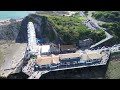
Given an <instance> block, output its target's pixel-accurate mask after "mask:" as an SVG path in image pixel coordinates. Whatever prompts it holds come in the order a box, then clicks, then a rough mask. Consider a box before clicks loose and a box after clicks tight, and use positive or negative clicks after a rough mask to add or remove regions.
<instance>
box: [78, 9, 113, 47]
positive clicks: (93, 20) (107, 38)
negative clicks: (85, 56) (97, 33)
mask: <svg viewBox="0 0 120 90" xmlns="http://www.w3.org/2000/svg"><path fill="white" fill-rule="evenodd" d="M93 12H94V11H89V12H88V16H86V15H85V13H84V12H83V11H81V12H80V15H82V14H84V15H82V16H86V18H87V19H88V20H90V21H91V22H92V23H93V24H94V25H95V27H94V26H93V25H91V24H90V23H89V22H88V25H87V26H88V27H89V28H91V27H93V28H96V27H97V28H99V29H102V30H103V31H105V30H104V28H102V27H100V26H99V24H103V23H104V22H102V21H97V20H96V19H94V18H93V17H92V13H93ZM81 13H82V14H81ZM86 24H87V23H86ZM91 29H92V28H91ZM105 34H106V38H105V39H103V40H101V41H99V42H98V43H96V44H94V45H92V46H91V47H90V48H93V47H95V46H97V45H99V44H101V43H103V42H106V41H107V40H109V39H111V38H112V37H113V36H112V35H110V34H109V33H108V32H106V31H105Z"/></svg>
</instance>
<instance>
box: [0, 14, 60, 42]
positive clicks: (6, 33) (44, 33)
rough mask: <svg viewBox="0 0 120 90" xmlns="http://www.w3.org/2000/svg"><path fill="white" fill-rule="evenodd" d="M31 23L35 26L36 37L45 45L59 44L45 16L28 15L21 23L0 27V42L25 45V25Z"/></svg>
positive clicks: (53, 29)
mask: <svg viewBox="0 0 120 90" xmlns="http://www.w3.org/2000/svg"><path fill="white" fill-rule="evenodd" d="M30 21H32V22H33V23H34V26H35V31H36V37H37V38H38V39H43V40H44V41H46V43H50V42H52V43H55V44H58V43H61V42H62V40H61V39H60V37H59V35H58V33H57V32H56V28H55V26H54V25H53V24H52V23H51V22H50V21H49V20H48V18H47V17H46V16H40V15H36V14H30V15H28V16H26V17H25V18H24V19H23V20H22V21H21V22H13V23H11V24H9V25H4V26H0V40H15V41H16V42H17V43H27V40H28V38H27V24H28V22H30Z"/></svg>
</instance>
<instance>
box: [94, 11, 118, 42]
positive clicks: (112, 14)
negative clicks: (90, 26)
mask: <svg viewBox="0 0 120 90" xmlns="http://www.w3.org/2000/svg"><path fill="white" fill-rule="evenodd" d="M93 17H94V18H95V19H97V20H100V21H104V22H105V23H104V24H102V25H101V26H102V27H104V28H106V29H107V31H108V32H109V33H110V34H112V35H113V36H114V37H113V39H112V40H111V41H109V42H108V43H109V44H113V43H116V44H117V43H120V11H96V12H95V13H94V14H93Z"/></svg>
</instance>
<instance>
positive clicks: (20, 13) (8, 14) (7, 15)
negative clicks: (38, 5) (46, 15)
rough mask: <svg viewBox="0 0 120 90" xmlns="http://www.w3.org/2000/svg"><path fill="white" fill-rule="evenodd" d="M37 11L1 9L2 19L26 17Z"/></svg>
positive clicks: (0, 17) (0, 18)
mask: <svg viewBox="0 0 120 90" xmlns="http://www.w3.org/2000/svg"><path fill="white" fill-rule="evenodd" d="M30 13H35V11H0V20H6V19H20V18H24V17H25V16H27V15H28V14H30Z"/></svg>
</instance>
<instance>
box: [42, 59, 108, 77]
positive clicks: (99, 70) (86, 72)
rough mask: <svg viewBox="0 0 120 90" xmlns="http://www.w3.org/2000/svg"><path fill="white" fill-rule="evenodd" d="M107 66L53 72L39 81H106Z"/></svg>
mask: <svg viewBox="0 0 120 90" xmlns="http://www.w3.org/2000/svg"><path fill="white" fill-rule="evenodd" d="M108 64H109V61H108V63H107V65H104V66H96V67H95V66H94V67H86V68H78V69H71V70H64V71H53V72H49V73H46V74H44V75H42V76H41V78H40V79H106V71H107V68H108Z"/></svg>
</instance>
